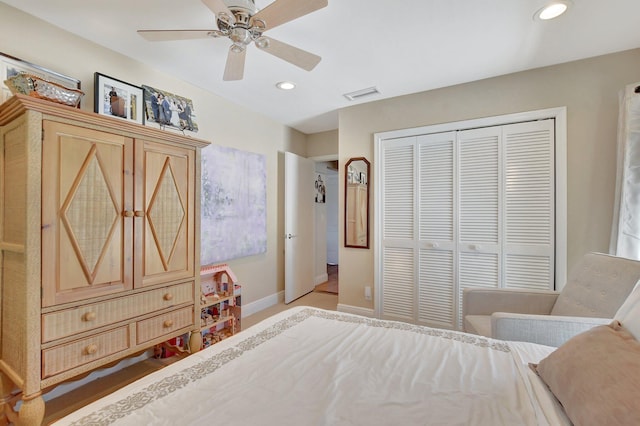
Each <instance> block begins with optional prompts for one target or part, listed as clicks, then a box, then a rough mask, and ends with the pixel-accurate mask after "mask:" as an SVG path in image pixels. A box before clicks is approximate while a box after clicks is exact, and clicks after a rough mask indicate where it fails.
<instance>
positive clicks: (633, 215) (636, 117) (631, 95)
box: [609, 83, 640, 259]
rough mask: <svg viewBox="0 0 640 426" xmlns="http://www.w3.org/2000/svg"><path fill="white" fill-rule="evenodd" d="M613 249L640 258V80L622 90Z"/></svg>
mask: <svg viewBox="0 0 640 426" xmlns="http://www.w3.org/2000/svg"><path fill="white" fill-rule="evenodd" d="M609 249H610V252H611V253H612V254H615V255H617V256H621V257H627V258H630V259H640V83H635V84H630V85H628V86H627V87H626V88H625V89H624V91H621V92H620V115H619V119H618V168H617V179H616V194H615V204H614V214H613V225H612V230H611V245H610V247H609Z"/></svg>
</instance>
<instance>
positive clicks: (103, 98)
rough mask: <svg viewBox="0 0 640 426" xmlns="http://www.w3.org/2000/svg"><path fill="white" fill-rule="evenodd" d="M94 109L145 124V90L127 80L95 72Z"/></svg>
mask: <svg viewBox="0 0 640 426" xmlns="http://www.w3.org/2000/svg"><path fill="white" fill-rule="evenodd" d="M93 99H94V101H93V111H94V112H96V113H98V114H102V115H108V116H110V117H116V118H119V119H122V120H127V121H132V122H134V123H137V124H141V125H144V109H143V105H144V91H143V89H142V87H139V86H135V85H133V84H131V83H127V82H126V81H122V80H119V79H117V78H114V77H110V76H108V75H105V74H101V73H99V72H96V73H94V98H93Z"/></svg>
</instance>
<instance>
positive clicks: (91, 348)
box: [84, 344, 98, 355]
mask: <svg viewBox="0 0 640 426" xmlns="http://www.w3.org/2000/svg"><path fill="white" fill-rule="evenodd" d="M96 352H98V345H95V344H91V345H89V346H87V347H86V348H84V353H85V354H87V355H93V354H95V353H96Z"/></svg>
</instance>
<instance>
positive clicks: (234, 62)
mask: <svg viewBox="0 0 640 426" xmlns="http://www.w3.org/2000/svg"><path fill="white" fill-rule="evenodd" d="M231 47H232V48H233V46H231ZM246 54H247V49H244V50H242V51H240V52H236V51H234V50H233V49H229V54H228V55H227V65H226V66H225V67H224V76H223V77H222V79H223V80H224V81H232V80H242V77H243V75H244V59H245V56H246Z"/></svg>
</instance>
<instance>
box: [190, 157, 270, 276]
mask: <svg viewBox="0 0 640 426" xmlns="http://www.w3.org/2000/svg"><path fill="white" fill-rule="evenodd" d="M201 204H202V205H201V231H202V232H201V242H200V245H201V256H200V260H201V263H202V265H209V264H214V263H220V262H225V261H228V260H231V259H236V258H239V257H246V256H252V255H256V254H260V253H265V252H266V251H267V165H266V158H265V156H264V155H261V154H256V153H252V152H247V151H241V150H237V149H233V148H226V147H220V146H216V145H210V146H208V147H206V148H205V149H203V150H202V202H201Z"/></svg>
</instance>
